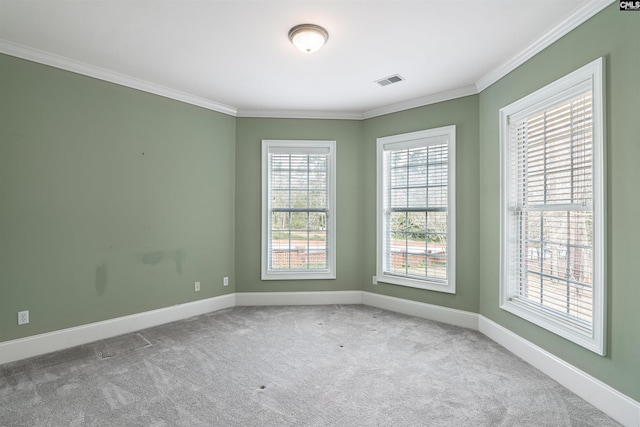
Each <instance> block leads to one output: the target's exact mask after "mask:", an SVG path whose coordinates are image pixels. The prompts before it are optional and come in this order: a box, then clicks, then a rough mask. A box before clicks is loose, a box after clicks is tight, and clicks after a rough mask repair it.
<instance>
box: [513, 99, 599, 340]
mask: <svg viewBox="0 0 640 427" xmlns="http://www.w3.org/2000/svg"><path fill="white" fill-rule="evenodd" d="M592 113H593V109H592V96H591V90H587V91H585V92H583V93H580V94H578V95H577V96H574V97H572V98H571V99H569V100H567V101H563V102H561V103H559V104H556V105H554V106H552V107H551V108H548V109H545V110H543V111H541V112H538V113H536V114H533V115H531V116H529V117H526V118H523V119H520V120H516V121H513V122H512V123H510V124H509V130H510V137H509V139H510V142H511V144H513V147H512V148H511V151H512V152H513V153H515V155H514V156H513V157H512V159H513V160H512V161H513V162H514V163H513V164H512V166H511V167H512V169H513V170H514V171H515V173H514V174H512V179H513V181H512V182H511V186H512V188H513V191H514V192H515V194H514V201H515V202H516V203H515V206H514V207H513V215H512V218H511V220H512V223H513V224H512V227H513V228H514V230H513V231H514V233H513V234H514V235H515V236H516V238H517V240H516V242H515V245H516V247H515V248H514V250H512V251H511V257H512V261H511V262H512V263H514V264H515V265H517V266H518V267H519V268H517V269H514V273H515V274H516V276H515V277H513V278H512V280H514V281H515V282H516V283H517V285H516V286H515V292H514V295H513V296H512V298H514V299H518V300H520V301H521V302H523V303H526V304H531V305H535V306H538V307H539V308H541V309H544V310H545V311H548V312H549V314H552V315H554V316H557V317H558V318H559V319H561V320H562V321H564V322H568V323H570V324H571V325H572V326H573V327H575V328H579V329H581V330H583V331H585V332H587V333H589V334H591V332H592V328H593V239H592V230H591V226H592V223H593V213H592V210H593V204H592V200H593V185H592V179H593V149H592V147H593V138H592V137H593V131H592V128H593V115H592Z"/></svg>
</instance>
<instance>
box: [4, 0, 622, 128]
mask: <svg viewBox="0 0 640 427" xmlns="http://www.w3.org/2000/svg"><path fill="white" fill-rule="evenodd" d="M613 1H614V0H590V1H589V2H587V3H586V4H585V5H584V6H582V7H581V8H579V9H578V10H576V11H575V12H574V13H573V14H572V15H571V16H569V17H568V18H566V19H565V20H563V21H562V22H561V23H559V24H558V25H556V26H555V27H554V28H553V29H551V30H550V31H548V32H547V33H545V34H543V35H542V36H541V37H540V38H538V39H537V40H535V41H533V42H532V43H531V44H529V45H528V46H527V47H525V48H524V49H523V50H522V51H521V52H520V53H518V54H517V55H515V56H513V57H512V58H511V59H509V60H508V61H506V62H504V63H503V64H502V65H500V66H499V67H497V68H495V69H494V70H492V71H490V72H489V73H488V74H486V75H485V76H483V77H481V78H480V79H479V80H478V81H477V82H476V83H475V85H469V86H465V87H461V88H458V89H453V90H450V91H446V92H440V93H436V94H431V95H426V96H422V97H418V98H414V99H410V100H407V101H403V102H399V103H396V104H391V105H387V106H383V107H380V108H375V109H372V110H368V111H364V112H362V113H358V112H341V111H315V110H308V111H304V110H266V109H245V108H236V107H232V106H229V105H225V104H221V103H218V102H215V101H212V100H209V99H205V98H201V97H198V96H195V95H192V94H189V93H185V92H182V91H179V90H175V89H171V88H168V87H164V86H160V85H157V84H155V83H151V82H148V81H145V80H141V79H137V78H134V77H130V76H126V75H124V74H120V73H116V72H114V71H110V70H107V69H104V68H100V67H96V66H93V65H89V64H85V63H82V62H78V61H74V60H72V59H69V58H65V57H62V56H59V55H55V54H52V53H48V52H44V51H40V50H37V49H33V48H30V47H27V46H23V45H20V44H17V43H13V42H10V41H8V40H2V39H0V53H4V54H7V55H11V56H15V57H18V58H22V59H26V60H29V61H33V62H38V63H41V64H45V65H49V66H52V67H55V68H60V69H63V70H67V71H71V72H74V73H78V74H82V75H85V76H89V77H94V78H97V79H100V80H104V81H108V82H111V83H115V84H119V85H122V86H127V87H130V88H133V89H138V90H141V91H144V92H149V93H153V94H156V95H159V96H163V97H166V98H171V99H175V100H177V101H181V102H185V103H188V104H192V105H196V106H199V107H202V108H206V109H208V110H213V111H217V112H220V113H224V114H228V115H230V116H234V117H255V118H288V119H327V120H328V119H335V120H363V119H370V118H374V117H378V116H383V115H386V114H391V113H397V112H400V111H404V110H409V109H412V108H417V107H424V106H426V105H430V104H436V103H438V102H443V101H449V100H452V99H456V98H462V97H465V96H469V95H475V94H478V93H480V92H482V91H483V90H484V89H486V88H488V87H489V86H491V85H492V84H493V83H495V82H497V81H498V80H500V79H501V78H503V77H504V76H506V75H507V74H509V73H510V72H511V71H513V70H515V69H516V68H517V67H519V66H520V65H522V64H523V63H525V62H526V61H528V60H529V59H531V58H532V57H533V56H535V55H536V54H538V53H539V52H541V51H542V50H543V49H545V48H546V47H548V46H549V45H551V44H552V43H554V42H556V41H557V40H558V39H560V38H561V37H562V36H564V35H565V34H567V33H568V32H569V31H571V30H573V29H574V28H576V27H577V26H578V25H580V24H582V23H583V22H585V21H586V20H587V19H589V18H591V17H592V16H594V15H595V14H597V13H598V12H600V11H601V10H602V9H604V8H605V7H607V6H608V5H609V4H611V3H613Z"/></svg>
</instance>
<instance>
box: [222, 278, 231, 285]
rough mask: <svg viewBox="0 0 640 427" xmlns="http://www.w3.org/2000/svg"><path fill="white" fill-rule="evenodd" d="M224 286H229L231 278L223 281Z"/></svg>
mask: <svg viewBox="0 0 640 427" xmlns="http://www.w3.org/2000/svg"><path fill="white" fill-rule="evenodd" d="M222 286H229V278H228V277H225V278H224V279H222Z"/></svg>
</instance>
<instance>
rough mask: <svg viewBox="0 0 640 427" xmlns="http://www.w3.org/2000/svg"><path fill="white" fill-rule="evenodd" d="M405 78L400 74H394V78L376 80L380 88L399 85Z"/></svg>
mask: <svg viewBox="0 0 640 427" xmlns="http://www.w3.org/2000/svg"><path fill="white" fill-rule="evenodd" d="M403 80H404V78H403V77H402V76H401V75H400V74H394V75H393V76H389V77H385V78H384V79H380V80H376V83H378V84H379V85H380V86H388V85H390V84H392V83H398V82H401V81H403Z"/></svg>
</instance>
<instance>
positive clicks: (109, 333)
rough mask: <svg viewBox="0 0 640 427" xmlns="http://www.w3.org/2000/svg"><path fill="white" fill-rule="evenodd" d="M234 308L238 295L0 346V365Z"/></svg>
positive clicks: (111, 320)
mask: <svg viewBox="0 0 640 427" xmlns="http://www.w3.org/2000/svg"><path fill="white" fill-rule="evenodd" d="M234 306H235V294H227V295H222V296H218V297H213V298H207V299H203V300H199V301H193V302H188V303H184V304H178V305H174V306H171V307H166V308H160V309H157V310H151V311H145V312H142V313H137V314H132V315H129V316H123V317H118V318H115V319H109V320H105V321H102V322H96V323H89V324H87V325H82V326H76V327H73V328H68V329H62V330H59V331H54V332H48V333H45V334H40V335H33V336H30V337H26V338H19V339H15V340H11V341H5V342H2V343H0V364H3V363H8V362H13V361H16V360H20V359H26V358H28V357H33V356H38V355H41V354H45V353H50V352H53V351H57V350H63V349H65V348H70V347H75V346H77V345H81V344H87V343H90V342H93V341H98V340H102V339H105V338H111V337H115V336H118V335H123V334H128V333H131V332H135V331H139V330H141V329H146V328H151V327H153V326H158V325H162V324H165V323H169V322H175V321H176V320H182V319H187V318H189V317H193V316H198V315H201V314H205V313H210V312H212V311H217V310H221V309H223V308H229V307H234Z"/></svg>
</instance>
